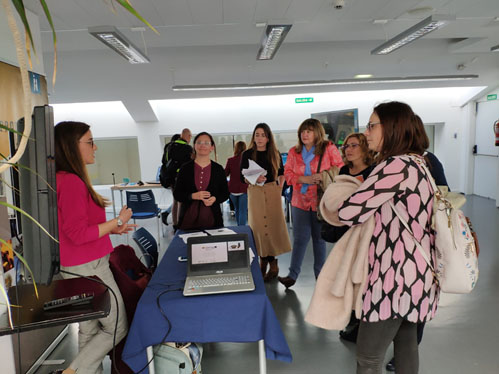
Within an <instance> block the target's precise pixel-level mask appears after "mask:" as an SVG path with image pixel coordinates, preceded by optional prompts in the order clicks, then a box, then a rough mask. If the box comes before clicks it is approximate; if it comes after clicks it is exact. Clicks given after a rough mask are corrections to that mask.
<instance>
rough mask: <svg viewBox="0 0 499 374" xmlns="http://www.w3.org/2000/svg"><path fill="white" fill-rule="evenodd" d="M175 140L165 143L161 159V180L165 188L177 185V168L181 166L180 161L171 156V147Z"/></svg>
mask: <svg viewBox="0 0 499 374" xmlns="http://www.w3.org/2000/svg"><path fill="white" fill-rule="evenodd" d="M173 143H174V142H173V141H171V142H170V143H168V144H167V145H165V149H164V151H163V158H162V159H161V169H160V171H159V181H160V183H161V185H162V186H163V187H164V188H170V187H173V186H174V185H175V179H176V178H177V170H178V168H179V167H180V165H179V161H177V160H174V159H173V158H172V157H171V148H172V145H173Z"/></svg>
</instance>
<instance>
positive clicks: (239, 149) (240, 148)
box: [234, 140, 246, 156]
mask: <svg viewBox="0 0 499 374" xmlns="http://www.w3.org/2000/svg"><path fill="white" fill-rule="evenodd" d="M245 150H246V143H245V142H243V141H242V140H240V141H238V142H237V143H236V145H235V146H234V156H239V155H240V154H241V153H243V152H244V151H245Z"/></svg>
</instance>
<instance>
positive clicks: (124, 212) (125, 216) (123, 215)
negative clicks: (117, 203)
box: [118, 205, 133, 223]
mask: <svg viewBox="0 0 499 374" xmlns="http://www.w3.org/2000/svg"><path fill="white" fill-rule="evenodd" d="M132 214H133V212H132V209H130V208H129V207H127V206H126V205H123V208H121V211H120V214H118V217H119V218H120V219H121V221H122V222H123V223H127V222H128V221H129V220H130V218H132Z"/></svg>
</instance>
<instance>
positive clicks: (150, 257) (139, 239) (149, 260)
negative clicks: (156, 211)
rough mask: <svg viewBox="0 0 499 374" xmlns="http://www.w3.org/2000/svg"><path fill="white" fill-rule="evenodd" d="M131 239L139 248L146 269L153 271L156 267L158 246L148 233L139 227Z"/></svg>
mask: <svg viewBox="0 0 499 374" xmlns="http://www.w3.org/2000/svg"><path fill="white" fill-rule="evenodd" d="M132 239H133V240H135V243H137V245H138V246H139V248H140V250H141V252H142V254H143V255H144V261H145V263H146V266H147V268H149V269H151V270H153V269H156V266H158V245H157V243H156V240H155V239H154V237H153V236H152V235H151V233H150V232H149V231H147V230H146V229H145V228H143V227H141V228H140V229H138V230H137V231H135V232H134V233H133V235H132Z"/></svg>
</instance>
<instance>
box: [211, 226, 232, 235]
mask: <svg viewBox="0 0 499 374" xmlns="http://www.w3.org/2000/svg"><path fill="white" fill-rule="evenodd" d="M204 231H205V232H207V233H208V234H209V235H230V234H236V232H235V231H233V230H231V229H228V228H227V227H222V228H219V229H212V230H204Z"/></svg>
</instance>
